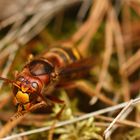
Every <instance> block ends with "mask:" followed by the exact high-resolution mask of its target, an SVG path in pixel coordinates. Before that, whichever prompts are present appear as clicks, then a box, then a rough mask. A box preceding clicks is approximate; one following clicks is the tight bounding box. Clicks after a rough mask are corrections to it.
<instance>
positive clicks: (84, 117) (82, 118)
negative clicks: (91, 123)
mask: <svg viewBox="0 0 140 140" xmlns="http://www.w3.org/2000/svg"><path fill="white" fill-rule="evenodd" d="M139 102H140V98H136V99H133V100H132V104H131V106H132V105H136V104H138V103H139ZM128 103H129V102H124V103H121V104H118V105H115V106H112V107H108V108H105V109H101V110H98V111H96V112H91V113H88V114H85V115H82V116H80V117H77V118H74V119H71V120H67V121H62V122H59V123H57V124H56V125H55V128H57V127H61V126H65V125H69V124H72V123H76V122H78V121H82V120H85V119H87V118H90V117H93V116H96V115H100V114H104V113H107V112H111V111H115V110H117V109H120V108H123V107H125V106H126V105H128ZM51 127H52V126H47V127H42V128H38V129H34V130H30V131H26V132H23V133H19V134H15V135H13V136H8V137H6V138H3V140H12V139H15V138H19V137H22V136H27V135H31V134H35V133H40V132H44V131H47V130H50V129H51Z"/></svg>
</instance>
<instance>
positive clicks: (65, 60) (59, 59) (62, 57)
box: [43, 47, 81, 67]
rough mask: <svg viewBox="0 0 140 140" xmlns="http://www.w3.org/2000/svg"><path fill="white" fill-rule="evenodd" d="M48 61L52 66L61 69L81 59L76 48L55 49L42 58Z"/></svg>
mask: <svg viewBox="0 0 140 140" xmlns="http://www.w3.org/2000/svg"><path fill="white" fill-rule="evenodd" d="M43 57H44V58H46V59H47V60H49V61H50V62H51V63H52V64H53V65H54V66H57V67H63V66H65V65H67V64H71V63H73V62H75V61H78V60H80V59H81V56H80V54H79V52H78V50H77V49H76V48H64V47H57V48H52V49H50V51H49V52H47V53H46V54H44V56H43Z"/></svg>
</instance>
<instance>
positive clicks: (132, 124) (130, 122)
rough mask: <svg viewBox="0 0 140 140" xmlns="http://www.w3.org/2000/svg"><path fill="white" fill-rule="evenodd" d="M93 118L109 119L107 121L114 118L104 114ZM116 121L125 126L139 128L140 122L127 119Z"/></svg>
mask: <svg viewBox="0 0 140 140" xmlns="http://www.w3.org/2000/svg"><path fill="white" fill-rule="evenodd" d="M95 118H97V119H101V120H104V121H109V122H112V121H113V120H114V118H112V117H106V116H101V115H99V116H95ZM116 123H117V124H121V125H126V126H131V127H137V128H140V124H139V123H137V122H133V121H129V120H117V121H116ZM109 125H110V124H109ZM114 125H115V124H114Z"/></svg>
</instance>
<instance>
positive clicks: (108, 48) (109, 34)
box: [90, 15, 113, 104]
mask: <svg viewBox="0 0 140 140" xmlns="http://www.w3.org/2000/svg"><path fill="white" fill-rule="evenodd" d="M105 37H106V39H105V43H106V44H105V52H104V57H103V64H102V68H101V72H100V75H99V81H98V83H97V85H96V89H95V91H96V92H97V93H99V92H100V90H101V88H102V86H103V84H104V82H105V78H106V75H107V70H108V66H109V62H110V59H111V54H112V45H113V34H112V23H111V20H110V17H109V15H108V20H107V23H106V30H105ZM90 103H91V104H93V103H92V99H91V101H90Z"/></svg>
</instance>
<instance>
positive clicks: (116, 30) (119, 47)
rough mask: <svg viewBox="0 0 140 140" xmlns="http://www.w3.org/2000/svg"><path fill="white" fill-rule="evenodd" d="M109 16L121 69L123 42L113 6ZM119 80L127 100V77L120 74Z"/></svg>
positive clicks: (123, 55)
mask: <svg viewBox="0 0 140 140" xmlns="http://www.w3.org/2000/svg"><path fill="white" fill-rule="evenodd" d="M110 13H111V18H112V21H113V30H114V36H115V43H116V46H117V54H118V59H119V69H120V71H121V68H122V65H123V64H124V62H125V53H124V45H123V44H124V42H123V37H122V33H121V29H120V25H119V22H118V20H117V17H116V14H115V11H114V9H113V8H111V10H110ZM121 77H122V78H121V82H122V92H123V96H124V99H125V101H128V100H129V99H130V91H129V85H128V79H127V77H126V76H125V75H121Z"/></svg>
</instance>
